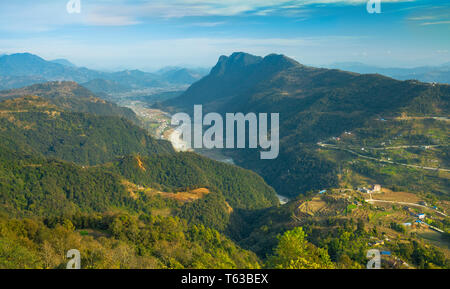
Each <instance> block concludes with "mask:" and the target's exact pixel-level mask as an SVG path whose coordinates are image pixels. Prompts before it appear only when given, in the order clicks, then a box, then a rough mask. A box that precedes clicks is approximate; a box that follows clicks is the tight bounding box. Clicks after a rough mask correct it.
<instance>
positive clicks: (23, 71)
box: [0, 53, 203, 93]
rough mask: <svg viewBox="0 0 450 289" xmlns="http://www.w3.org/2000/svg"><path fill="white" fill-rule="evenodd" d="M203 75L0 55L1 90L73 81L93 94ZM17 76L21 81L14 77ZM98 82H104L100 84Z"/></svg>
mask: <svg viewBox="0 0 450 289" xmlns="http://www.w3.org/2000/svg"><path fill="white" fill-rule="evenodd" d="M202 76H203V74H202V73H198V72H195V71H194V70H189V69H184V68H183V69H182V68H180V69H176V70H168V71H166V72H165V73H162V74H158V73H149V72H143V71H140V70H125V71H119V72H113V73H109V72H102V71H97V70H92V69H88V68H85V67H77V66H75V65H74V64H72V63H71V62H70V61H68V60H66V59H56V60H52V61H47V60H45V59H43V58H41V57H39V56H37V55H33V54H30V53H17V54H11V55H3V56H0V89H13V88H19V87H23V86H27V85H32V84H36V83H42V82H45V81H75V82H78V83H81V84H84V85H85V86H86V87H87V88H89V89H91V90H92V91H93V92H95V93H101V92H105V91H109V92H122V91H127V90H133V89H142V88H149V87H170V86H172V85H180V84H184V85H186V84H191V83H193V82H195V81H196V80H198V79H200V78H201V77H202ZM16 78H18V79H20V80H15V79H16ZM99 81H103V83H101V86H100V84H99V83H98V82H99ZM109 84H111V86H109ZM97 88H101V89H102V90H100V89H99V90H97Z"/></svg>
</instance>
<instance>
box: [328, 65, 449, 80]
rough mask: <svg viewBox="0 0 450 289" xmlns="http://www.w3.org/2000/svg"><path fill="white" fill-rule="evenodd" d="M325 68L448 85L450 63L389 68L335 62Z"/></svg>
mask: <svg viewBox="0 0 450 289" xmlns="http://www.w3.org/2000/svg"><path fill="white" fill-rule="evenodd" d="M327 67H328V68H335V69H342V70H346V71H352V72H357V73H378V74H383V75H386V76H389V77H392V78H395V79H398V80H408V79H416V80H419V81H423V82H438V83H447V84H450V63H444V64H442V65H439V66H421V67H413V68H395V67H391V68H389V67H378V66H372V65H367V64H364V63H360V62H337V63H333V64H331V65H329V66H327Z"/></svg>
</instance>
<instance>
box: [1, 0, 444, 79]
mask: <svg viewBox="0 0 450 289" xmlns="http://www.w3.org/2000/svg"><path fill="white" fill-rule="evenodd" d="M68 1H69V0H39V1H36V0H15V1H0V54H1V53H8V54H9V53H15V52H31V53H35V54H38V55H40V56H42V57H44V58H46V59H56V58H67V59H69V60H71V61H72V62H74V63H75V64H77V65H82V66H87V67H90V68H97V69H108V70H116V69H124V68H138V69H143V70H149V71H150V70H154V69H157V68H159V67H163V66H174V65H183V66H190V67H206V66H212V65H214V64H215V63H216V61H217V59H218V57H219V56H220V55H228V54H231V53H232V52H235V51H245V52H249V53H253V54H257V55H262V56H264V55H267V54H269V53H280V54H286V55H288V56H290V57H292V58H294V59H296V60H298V61H299V62H301V63H304V64H310V65H326V64H330V63H333V62H344V61H357V62H363V63H367V64H374V65H379V66H398V67H412V66H420V65H438V64H442V63H445V62H449V61H450V1H448V0H381V12H382V13H380V14H369V13H368V12H367V10H366V3H367V0H148V1H144V0H118V1H107V0H80V2H81V13H79V14H77V13H73V14H69V13H68V11H67V10H66V4H67V2H68Z"/></svg>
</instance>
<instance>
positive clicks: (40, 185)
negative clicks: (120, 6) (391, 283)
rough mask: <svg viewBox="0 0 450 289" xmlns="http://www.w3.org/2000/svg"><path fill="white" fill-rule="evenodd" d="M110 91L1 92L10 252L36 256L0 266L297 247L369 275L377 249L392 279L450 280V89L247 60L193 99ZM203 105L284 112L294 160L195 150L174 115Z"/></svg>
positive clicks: (207, 260)
mask: <svg viewBox="0 0 450 289" xmlns="http://www.w3.org/2000/svg"><path fill="white" fill-rule="evenodd" d="M235 74H237V75H238V76H239V75H241V74H242V75H251V77H249V78H248V82H247V83H242V80H241V79H242V78H240V77H236V76H235ZM137 75H140V73H139V72H130V73H127V74H125V75H123V76H127V77H128V76H133V77H137ZM293 78H294V79H295V80H293ZM316 78H317V79H319V80H317V79H316ZM365 78H371V81H375V82H376V84H375V85H372V87H371V88H370V91H371V92H374V91H375V92H374V93H375V95H377V96H378V93H379V94H380V95H382V93H383V92H384V88H383V87H384V86H385V85H390V87H393V88H394V89H395V88H396V89H397V92H402V91H409V92H410V93H411V94H408V95H406V94H401V95H397V96H395V95H393V94H392V95H389V96H387V97H386V99H378V97H379V96H378V97H373V98H370V99H363V100H361V99H360V98H359V96H360V95H366V94H367V91H366V90H365V89H363V87H364V86H365V85H367V84H368V83H370V81H368V80H367V79H365ZM334 79H340V81H341V82H342V83H346V82H347V83H352V85H351V87H352V88H351V89H350V88H348V87H347V86H346V85H345V84H342V85H338V84H336V83H334V84H329V83H330V81H331V82H332V81H333V80H334ZM133 81H134V80H133ZM94 83H95V84H96V85H99V86H98V87H97V88H96V89H100V90H102V89H104V90H103V91H104V93H98V92H97V93H94V92H92V91H90V90H89V89H87V88H86V87H84V86H81V85H79V84H77V83H76V82H71V81H54V82H47V83H40V84H35V85H32V86H28V87H23V88H19V89H13V90H6V91H2V92H0V99H1V101H0V124H1V129H0V136H1V140H0V148H2V150H0V151H1V153H0V180H1V182H0V192H1V197H0V228H2V231H1V232H3V233H0V252H3V253H2V254H4V255H7V256H17V255H18V254H20V253H19V252H24V253H23V257H21V258H23V259H22V261H21V262H22V263H20V264H19V263H17V262H16V263H14V262H13V263H8V264H6V263H1V262H3V261H0V267H1V266H4V267H14V266H17V267H20V266H24V265H21V264H26V266H28V267H30V268H35V267H36V268H57V267H58V266H62V264H63V261H62V259H61V253H60V252H63V251H64V250H66V249H67V248H66V246H77V247H78V248H80V249H81V251H82V254H84V255H85V256H86V255H87V256H91V255H89V254H94V253H92V252H96V253H95V254H97V255H96V256H98V257H97V259H95V260H94V259H92V257H84V258H85V259H83V260H84V261H83V262H84V264H85V267H86V268H111V267H114V268H116V267H117V268H290V266H292V263H291V261H290V260H292V257H291V256H284V255H283V253H282V252H283V251H282V250H283V249H285V248H286V246H288V244H290V242H287V243H286V241H285V240H287V239H292V238H295V239H296V240H298V242H299V244H302V245H301V246H303V247H302V248H306V249H302V253H301V256H306V259H305V260H303V261H298V260H297V261H298V262H305V263H301V265H296V266H299V267H301V268H364V266H365V263H366V261H367V260H366V257H365V252H366V251H367V250H368V249H370V248H379V249H380V250H382V251H383V252H389V255H386V256H383V262H382V263H383V266H384V267H385V268H447V267H448V262H449V261H448V260H449V256H450V251H449V239H448V234H449V228H450V221H449V218H448V211H449V210H450V203H449V202H450V199H449V195H448V194H449V192H448V188H449V180H450V175H449V171H448V170H449V168H450V161H449V158H448V139H449V135H448V133H449V131H448V117H447V116H446V114H447V113H448V95H449V94H448V93H449V91H448V87H447V86H440V85H428V84H421V83H416V82H414V83H412V82H398V81H394V80H392V79H388V78H384V77H381V76H365V75H354V74H349V73H346V72H336V71H334V70H324V69H316V68H312V67H306V66H303V65H301V64H299V63H297V62H295V61H294V60H292V59H289V58H287V57H285V56H282V55H269V56H267V57H265V58H260V57H256V56H252V55H248V54H245V53H235V54H233V55H231V56H230V57H228V58H223V57H222V58H221V59H220V60H219V62H218V63H217V65H216V66H215V67H214V68H213V69H212V70H211V73H210V74H209V75H207V76H206V77H204V78H202V79H201V80H200V81H198V82H195V83H194V84H193V85H192V86H190V87H189V88H188V89H187V90H186V91H184V92H183V91H180V90H178V89H179V88H180V87H181V86H179V85H178V84H177V85H176V87H174V88H173V89H172V88H166V89H167V90H165V89H164V88H157V89H154V88H149V90H146V89H144V90H142V91H140V92H138V90H132V91H128V92H126V91H125V92H119V91H111V90H109V91H108V90H107V89H106V88H105V87H103V88H101V86H100V84H102V85H108V87H110V86H111V85H112V83H109V82H106V83H104V82H99V81H96V82H92V83H90V85H89V86H90V87H91V88H92V87H94V86H93V85H94ZM238 83H239V84H238ZM267 83H271V85H270V86H269V87H267V86H266V84H267ZM323 83H327V84H326V85H324V84H323ZM275 84H276V85H275ZM114 85H116V84H114ZM336 85H338V87H335V86H336ZM377 90H379V92H376V91H377ZM212 91H214V92H216V95H215V98H213V99H208V95H209V93H212ZM414 91H415V92H414ZM103 97H104V98H103ZM244 99H245V100H244ZM361 101H364V102H366V103H365V104H364V105H363V104H361V103H360V102H361ZM386 101H389V102H390V103H389V104H388V105H387V104H385V102H386ZM115 102H117V104H115ZM199 102H201V103H204V107H205V108H206V111H208V112H212V111H214V110H217V111H218V112H220V113H222V114H223V113H226V112H227V111H242V112H244V113H248V112H281V117H280V137H281V138H280V156H279V157H278V158H277V159H275V160H273V161H268V160H265V161H264V160H260V159H259V157H258V152H257V151H256V150H251V149H242V150H238V149H195V150H191V149H188V148H187V144H186V143H184V142H183V141H182V140H181V139H180V136H179V135H178V134H177V132H176V131H175V130H174V127H173V126H171V124H170V122H171V115H172V114H173V113H175V112H177V111H183V112H184V111H186V112H189V109H192V106H191V105H192V104H194V103H199ZM374 107H376V109H375V108H374ZM213 109H214V110H213ZM349 111H350V112H349ZM375 184H379V185H377V186H375ZM27 218H29V219H31V220H32V221H27V220H28V219H27ZM30 222H31V223H30ZM18 223H20V226H22V227H24V229H23V231H21V232H17V231H15V229H14V226H15V225H14V224H18ZM33 228H39V229H38V230H39V232H41V233H39V234H43V235H44V236H45V238H44V241H43V240H42V239H41V237H37V235H33V234H34V233H33V230H34V229H33ZM5 232H6V233H5ZM24 232H25V233H24ZM24 234H25V235H24ZM39 236H42V235H39ZM50 236H58V237H57V238H52V237H50ZM62 238H66V239H68V240H70V241H68V242H67V243H66V244H61V243H60V240H61V239H62ZM2 242H3V243H2ZM12 243H16V247H13V246H11V244H12ZM30 244H31V245H30ZM2 246H3V247H2ZM120 252H122V253H120ZM123 252H127V253H126V256H127V257H126V258H125V259H122V257H121V256H123V254H124V253H123ZM121 254H122V255H121ZM299 254H300V253H299ZM386 254H387V253H386ZM42 256H47V257H45V258H44V257H42ZM49 256H51V257H49ZM297 261H295V262H297Z"/></svg>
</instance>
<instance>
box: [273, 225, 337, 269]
mask: <svg viewBox="0 0 450 289" xmlns="http://www.w3.org/2000/svg"><path fill="white" fill-rule="evenodd" d="M306 237H307V235H306V234H305V232H304V231H303V229H302V228H301V227H297V228H294V229H293V230H291V231H287V232H285V233H284V234H283V235H282V236H279V237H278V238H279V242H278V246H277V247H276V248H275V254H274V255H273V256H271V257H270V258H269V260H268V267H270V268H276V269H332V268H334V264H333V263H332V262H331V260H330V256H329V255H328V253H327V251H326V250H325V249H321V248H317V247H315V246H314V245H312V244H310V243H308V241H307V240H306Z"/></svg>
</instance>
